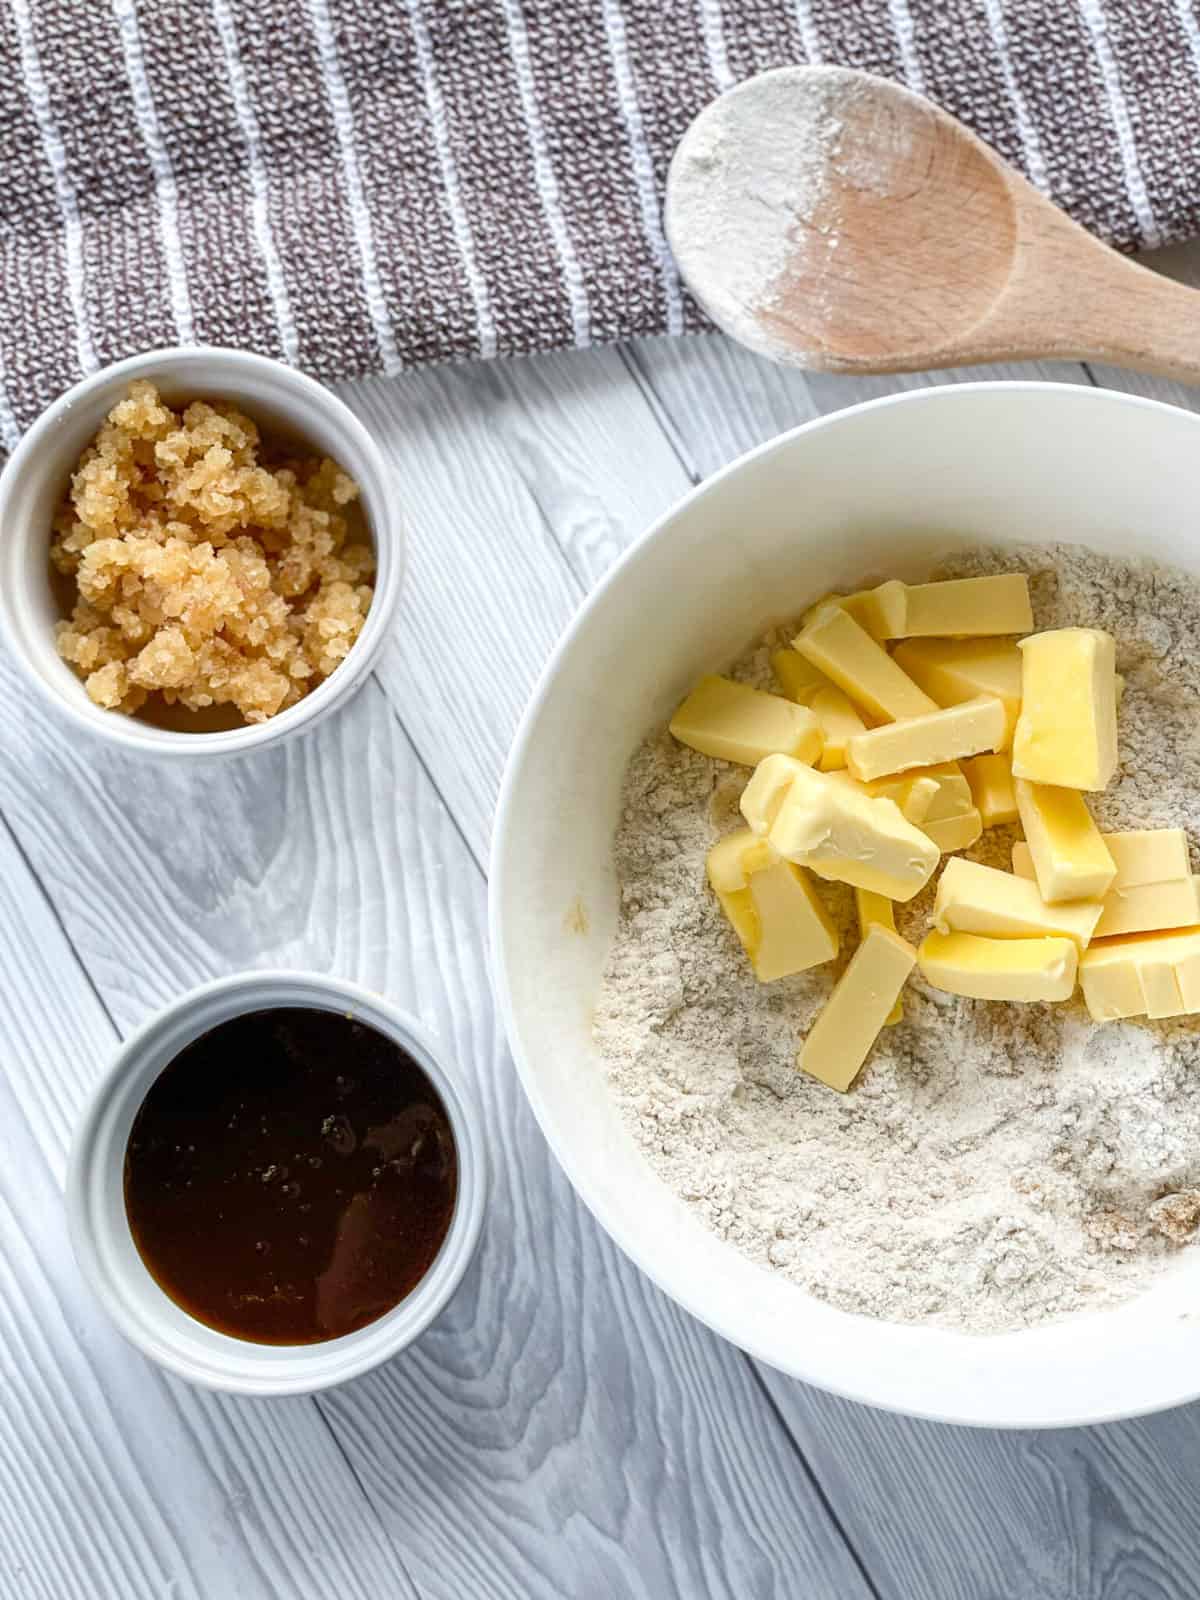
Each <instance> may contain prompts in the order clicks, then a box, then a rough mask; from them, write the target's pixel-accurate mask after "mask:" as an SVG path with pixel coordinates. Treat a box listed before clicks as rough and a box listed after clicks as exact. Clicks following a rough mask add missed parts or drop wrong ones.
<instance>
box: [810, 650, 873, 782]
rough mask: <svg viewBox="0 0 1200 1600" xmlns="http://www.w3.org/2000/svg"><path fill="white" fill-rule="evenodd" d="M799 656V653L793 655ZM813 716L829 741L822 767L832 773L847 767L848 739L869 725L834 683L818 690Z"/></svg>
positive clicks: (824, 746) (824, 750) (823, 749)
mask: <svg viewBox="0 0 1200 1600" xmlns="http://www.w3.org/2000/svg"><path fill="white" fill-rule="evenodd" d="M792 653H793V654H794V655H798V654H799V652H798V651H793V652H792ZM809 704H810V706H811V707H812V712H813V715H814V716H815V717H816V719H817V721H818V723H819V724H820V727H821V737H822V739H823V740H824V741H825V742H824V744H823V745H822V747H821V758H820V761H819V763H818V764H819V766H820V768H821V771H822V772H832V771H835V770H836V769H837V768H839V767H844V766H845V765H846V740H847V739H852V738H853V737H854V735H855V734H856V733H865V731H866V723H865V722H864V721H863V719H862V718H861V717H860V716H859V714H858V712H857V711H856V710H855V709H854V707H853V706H852V705H851V703H850V697H849V695H847V694H845V693H844V692H843V691H842V690H841V689H835V688H834V686H833V685H832V684H830V685H829V687H828V688H827V689H818V690H817V692H816V694H814V695H813V697H812V699H811V701H810V702H809Z"/></svg>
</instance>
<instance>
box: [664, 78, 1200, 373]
mask: <svg viewBox="0 0 1200 1600" xmlns="http://www.w3.org/2000/svg"><path fill="white" fill-rule="evenodd" d="M793 156H794V161H793V165H794V168H795V178H794V181H792V182H790V183H789V182H788V181H787V178H786V174H785V173H784V172H783V171H782V167H783V166H784V164H786V162H787V161H788V160H789V159H790V158H792V157H793ZM764 172H765V175H764ZM666 227H667V234H668V238H669V240H670V243H671V247H672V249H673V251H674V253H675V257H676V260H677V262H678V264H679V268H680V271H681V272H682V274H683V276H684V278H685V280H686V281H687V283H688V285H689V287H690V288H691V290H692V292H693V293H694V294H695V296H696V298H697V299H698V300H699V301H700V303H701V305H702V306H703V307H704V308H705V310H706V311H707V312H708V313H709V315H710V316H711V317H712V318H713V320H714V321H715V322H717V323H718V324H719V325H720V326H721V327H723V328H724V329H725V331H726V332H728V333H730V334H732V335H733V336H734V337H735V338H738V339H740V340H741V341H742V342H743V343H745V344H749V345H750V346H751V347H752V348H754V349H756V350H759V351H760V352H761V353H763V354H765V355H769V356H771V357H773V358H774V359H775V360H779V361H787V362H791V363H794V364H797V365H800V366H805V367H810V368H814V369H816V370H819V371H827V372H911V371H922V370H925V369H927V368H931V367H949V366H960V365H965V364H968V363H976V362H986V361H1015V360H1024V359H1029V358H1045V357H1053V358H1063V359H1070V360H1077V361H1104V362H1111V363H1113V364H1116V365H1121V366H1129V367H1135V368H1139V369H1141V370H1143V371H1148V372H1157V373H1161V374H1164V375H1166V376H1169V377H1175V378H1180V379H1182V380H1183V381H1185V382H1193V383H1194V382H1198V381H1200V337H1198V336H1197V334H1196V333H1195V332H1189V331H1188V330H1189V324H1191V326H1192V327H1195V328H1200V317H1198V316H1197V311H1198V310H1200V301H1198V300H1197V298H1196V291H1194V290H1191V289H1185V288H1182V287H1181V286H1180V285H1178V284H1174V283H1171V282H1170V281H1169V280H1167V279H1164V278H1161V277H1159V276H1158V275H1157V274H1155V273H1152V272H1149V271H1147V270H1146V269H1145V268H1144V267H1139V266H1137V265H1136V264H1135V263H1133V262H1132V261H1129V260H1127V259H1126V258H1125V257H1123V256H1120V255H1118V254H1117V253H1116V252H1115V251H1113V250H1111V249H1109V248H1108V247H1107V246H1106V245H1103V244H1101V243H1100V242H1099V241H1098V240H1096V239H1094V238H1093V237H1092V236H1091V235H1090V234H1089V233H1086V232H1085V231H1084V230H1083V229H1082V228H1080V227H1079V226H1078V225H1077V224H1075V223H1074V222H1072V221H1071V220H1070V218H1069V217H1067V216H1066V215H1065V214H1064V213H1063V212H1062V211H1060V210H1059V209H1058V207H1057V206H1055V205H1053V204H1052V203H1051V202H1050V201H1049V200H1047V199H1046V198H1045V197H1044V196H1043V195H1041V194H1040V193H1039V192H1038V191H1037V190H1036V189H1035V188H1034V187H1033V186H1032V185H1031V184H1030V183H1029V182H1027V180H1026V179H1025V178H1023V177H1022V176H1021V174H1020V173H1019V172H1017V171H1016V170H1015V169H1014V168H1012V167H1010V166H1009V165H1008V163H1007V162H1005V161H1003V160H1001V158H1000V157H999V156H997V155H996V154H995V152H994V151H992V150H991V149H989V148H988V146H987V145H985V144H984V143H983V141H982V140H981V139H978V138H976V136H975V135H974V134H973V133H971V132H970V130H969V129H967V128H965V127H964V126H963V125H962V123H960V122H959V121H958V120H957V119H956V118H955V117H952V116H950V114H949V113H948V112H946V111H943V110H942V109H941V108H940V107H939V106H936V105H934V104H933V103H932V101H929V100H926V99H925V98H924V97H923V96H922V95H918V94H913V93H912V92H911V91H910V90H908V89H905V88H902V87H901V86H900V85H899V84H895V83H891V82H889V81H888V80H887V79H884V78H877V77H873V76H872V75H871V74H869V73H865V72H857V71H853V70H851V69H848V68H830V67H786V68H781V69H779V70H777V71H774V72H768V73H763V74H761V75H760V76H759V77H757V78H752V79H750V80H749V81H748V82H746V83H744V84H741V85H739V86H738V87H737V88H736V89H733V90H731V91H730V92H729V93H728V94H726V95H723V96H721V97H720V98H719V99H718V100H716V101H714V102H713V103H712V104H711V105H710V106H708V107H706V108H705V110H704V111H702V112H701V113H700V115H699V116H698V117H697V118H696V120H695V121H694V122H693V123H692V125H691V127H690V128H689V129H688V131H687V133H686V134H685V135H684V137H683V139H682V140H681V142H680V145H679V148H678V150H677V151H676V154H675V158H674V160H673V162H672V164H671V171H670V176H669V179H668V184H667V202H666ZM726 229H727V230H728V231H725V230H726ZM751 240H753V241H754V242H755V244H756V245H761V249H760V250H759V251H758V253H757V269H755V268H754V267H753V265H752V256H753V255H754V251H752V250H751V248H750V244H749V242H748V241H751Z"/></svg>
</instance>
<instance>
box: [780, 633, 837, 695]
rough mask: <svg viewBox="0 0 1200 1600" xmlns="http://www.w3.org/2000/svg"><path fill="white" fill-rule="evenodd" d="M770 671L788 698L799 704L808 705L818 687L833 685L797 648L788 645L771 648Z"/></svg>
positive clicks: (824, 687) (825, 687) (823, 687)
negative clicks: (786, 646)
mask: <svg viewBox="0 0 1200 1600" xmlns="http://www.w3.org/2000/svg"><path fill="white" fill-rule="evenodd" d="M771 671H772V672H773V673H774V674H775V676H776V677H777V678H778V680H779V686H780V688H781V689H782V690H783V692H784V694H785V695H787V697H788V699H789V700H795V701H798V702H799V704H800V705H804V706H806V705H810V704H811V702H812V697H813V695H815V694H816V693H817V691H818V690H819V689H831V688H832V687H833V685H832V684H831V683H830V681H829V679H828V678H827V677H826V676H825V674H824V673H823V672H818V671H817V669H816V667H814V666H813V664H812V662H811V661H807V660H805V658H804V657H803V656H802V655H801V654H800V652H799V650H793V649H792V648H791V646H790V645H789V646H788V648H787V649H786V650H772V652H771Z"/></svg>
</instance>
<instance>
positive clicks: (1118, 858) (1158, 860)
mask: <svg viewBox="0 0 1200 1600" xmlns="http://www.w3.org/2000/svg"><path fill="white" fill-rule="evenodd" d="M1101 837H1102V838H1103V840H1104V843H1105V845H1106V846H1107V848H1108V853H1109V855H1111V856H1112V858H1113V861H1114V862H1115V863H1116V868H1117V876H1116V878H1115V879H1114V880H1113V888H1114V889H1129V888H1132V887H1133V886H1134V885H1135V884H1139V883H1165V882H1167V880H1168V879H1170V878H1186V877H1187V876H1188V874H1189V873H1190V872H1191V870H1192V867H1191V862H1190V860H1189V858H1188V842H1187V834H1186V833H1184V831H1183V829H1182V828H1130V829H1128V830H1126V831H1124V832H1121V833H1105V834H1102V835H1101Z"/></svg>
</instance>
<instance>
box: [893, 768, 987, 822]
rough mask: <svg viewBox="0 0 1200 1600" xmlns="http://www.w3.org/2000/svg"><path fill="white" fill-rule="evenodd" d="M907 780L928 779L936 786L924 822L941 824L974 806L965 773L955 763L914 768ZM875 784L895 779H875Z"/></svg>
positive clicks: (908, 774)
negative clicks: (943, 820) (935, 791)
mask: <svg viewBox="0 0 1200 1600" xmlns="http://www.w3.org/2000/svg"><path fill="white" fill-rule="evenodd" d="M906 776H907V777H909V778H916V777H922V778H929V779H931V780H932V781H933V782H934V783H936V785H937V793H936V794H935V795H934V797H933V800H932V802H931V803H930V807H929V810H928V812H927V813H926V821H928V822H941V821H942V819H943V818H945V817H961V816H963V815H964V813H966V812H968V811H970V809H971V807H972V806H973V805H974V804H975V799H974V796H973V795H972V794H971V785H970V784H969V783H968V782H967V777H966V773H965V772H964V771H963V769H962V767H960V766H959V764H958V762H957V761H941V762H939V763H938V764H937V765H936V766H932V767H914V768H913V769H912V770H911V771H910V772H908V773H907V774H906ZM875 781H876V782H877V783H887V782H889V781H890V782H893V783H894V782H895V779H894V778H893V779H890V780H889V779H887V778H877V779H876V780H875Z"/></svg>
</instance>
